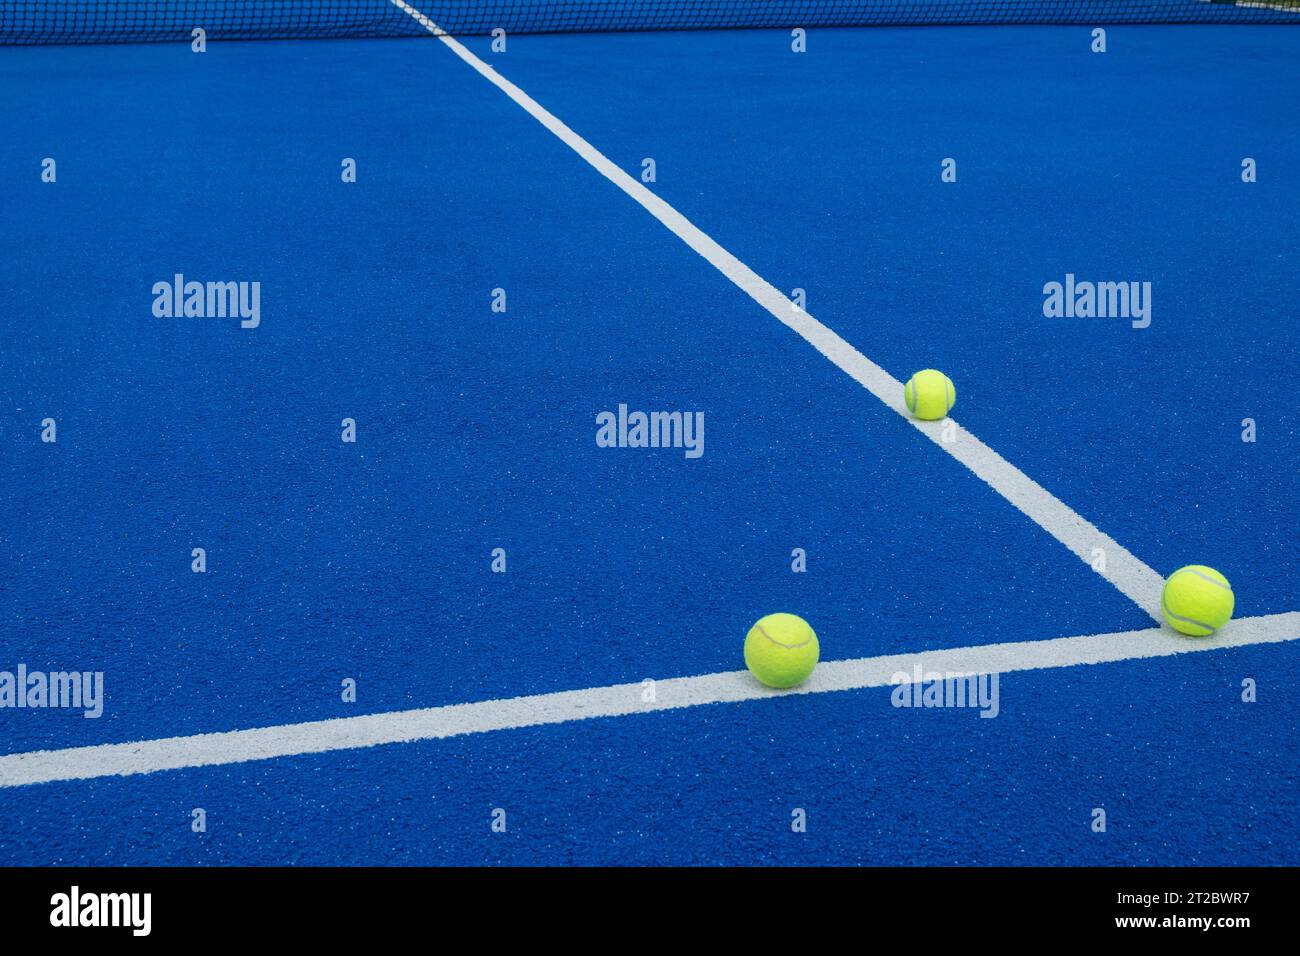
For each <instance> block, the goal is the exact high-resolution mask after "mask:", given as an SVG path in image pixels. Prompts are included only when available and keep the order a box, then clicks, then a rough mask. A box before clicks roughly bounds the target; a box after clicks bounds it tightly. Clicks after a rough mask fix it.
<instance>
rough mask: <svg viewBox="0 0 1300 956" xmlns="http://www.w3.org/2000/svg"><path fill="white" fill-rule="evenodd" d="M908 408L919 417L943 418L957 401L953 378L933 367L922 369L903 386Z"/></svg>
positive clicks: (931, 419) (929, 418) (927, 418)
mask: <svg viewBox="0 0 1300 956" xmlns="http://www.w3.org/2000/svg"><path fill="white" fill-rule="evenodd" d="M903 398H905V399H906V400H907V409H908V411H910V412H911V413H912V414H913V415H915V416H916V417H917V418H923V419H925V420H926V421H934V420H935V419H938V418H943V417H944V416H945V415H947V414H948V413H949V412H950V411H952V407H953V405H955V404H956V403H957V389H956V387H955V386H954V385H953V384H952V379H950V378H949V377H948V376H947V375H944V374H943V372H938V371H935V370H934V369H932V368H927V369H922V370H921V371H919V372H917V373H916V374H915V375H913V376H912V377H911V378H909V379H908V380H907V385H905V386H904V387H903Z"/></svg>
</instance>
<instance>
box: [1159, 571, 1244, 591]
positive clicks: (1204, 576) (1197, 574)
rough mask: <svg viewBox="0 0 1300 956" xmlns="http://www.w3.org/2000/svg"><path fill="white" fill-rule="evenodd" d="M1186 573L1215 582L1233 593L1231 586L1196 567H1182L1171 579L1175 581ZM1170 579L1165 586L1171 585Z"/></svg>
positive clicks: (1219, 586) (1211, 582)
mask: <svg viewBox="0 0 1300 956" xmlns="http://www.w3.org/2000/svg"><path fill="white" fill-rule="evenodd" d="M1184 574H1190V575H1192V576H1193V577H1197V578H1200V579H1201V580H1202V581H1206V582H1208V583H1210V584H1213V585H1214V586H1215V587H1216V588H1223V590H1225V591H1227V592H1228V593H1229V594H1231V593H1232V588H1230V587H1228V586H1227V585H1225V584H1224V583H1223V582H1222V581H1216V580H1215V579H1214V578H1212V577H1210V576H1209V575H1208V574H1202V573H1201V572H1200V571H1197V570H1196V569H1195V568H1182V569H1181V570H1179V571H1176V572H1175V573H1174V576H1173V577H1171V578H1170V579H1169V581H1174V580H1176V579H1177V578H1178V577H1179V576H1180V575H1184ZM1169 581H1166V582H1165V587H1168V586H1169Z"/></svg>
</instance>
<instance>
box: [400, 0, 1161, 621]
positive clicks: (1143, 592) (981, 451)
mask: <svg viewBox="0 0 1300 956" xmlns="http://www.w3.org/2000/svg"><path fill="white" fill-rule="evenodd" d="M391 2H392V4H393V5H394V6H396V7H398V8H400V9H401V10H403V11H404V12H405V13H407V14H409V15H410V16H411V17H413V18H414V19H415V20H416V21H417V22H418V23H419V24H420V25H421V26H422V27H424V28H425V29H426V30H428V31H429V32H430V33H432V34H433V35H434V36H436V37H437V38H438V39H439V40H441V41H442V42H443V43H444V44H446V45H447V47H448V48H449V49H450V50H451V51H452V52H453V53H455V54H456V55H457V56H458V57H460V58H461V59H462V60H464V61H465V63H467V64H468V65H469V66H471V67H472V68H473V69H474V70H476V71H477V72H478V73H479V74H481V75H482V76H483V77H484V78H485V79H486V80H487V81H488V82H489V83H491V84H492V85H494V86H495V87H497V88H498V89H499V90H501V92H503V93H505V94H506V96H508V97H510V99H512V100H514V102H515V103H517V104H518V105H519V106H521V107H522V108H523V109H524V110H526V111H527V112H528V114H529V115H530V116H532V117H533V118H534V119H535V120H537V121H538V122H539V123H541V124H542V125H543V126H545V127H546V128H547V129H548V130H549V131H550V132H551V133H553V134H554V135H555V136H556V137H558V138H559V139H560V140H561V141H562V142H563V143H564V144H565V145H567V146H568V147H569V148H570V149H572V150H573V151H574V152H575V153H577V154H578V155H579V156H581V157H582V158H583V159H584V160H586V161H587V163H588V164H590V165H591V166H592V168H593V169H595V170H596V171H597V172H598V173H600V174H601V175H602V176H604V177H605V178H606V179H608V180H609V181H610V182H612V183H613V184H614V185H615V186H617V187H618V188H619V189H621V190H623V192H625V193H626V194H627V195H628V196H630V197H631V198H632V199H634V200H636V202H637V203H639V204H640V205H641V206H642V207H644V208H645V210H646V211H647V212H649V213H650V215H652V216H654V217H655V218H656V219H658V220H659V221H660V222H661V223H663V224H664V225H665V226H667V227H668V229H669V231H671V232H672V233H673V234H674V235H676V236H677V237H678V238H679V239H681V240H682V241H683V242H684V243H686V244H687V245H688V246H690V247H691V248H692V249H693V250H695V252H697V253H699V254H700V255H701V256H703V257H704V258H705V259H706V260H708V261H709V263H710V264H712V265H713V267H714V268H716V269H717V270H718V271H719V272H721V273H722V274H723V275H724V276H726V277H727V278H728V279H730V280H731V281H732V282H733V283H734V284H735V285H736V286H737V287H738V288H740V289H741V290H742V291H743V292H745V293H746V294H747V295H749V296H750V298H752V299H753V300H754V301H755V302H757V303H758V304H759V305H761V306H762V307H763V308H765V309H766V310H767V311H768V312H769V313H771V314H772V316H774V317H775V318H776V319H777V320H779V321H780V322H782V323H784V324H785V325H787V326H789V327H790V328H791V329H793V330H794V331H795V332H797V333H798V334H799V335H800V336H801V337H802V338H803V339H804V340H805V341H807V342H808V343H809V344H810V345H812V347H813V348H815V349H817V351H819V352H821V354H822V355H824V356H825V357H826V358H828V359H830V360H831V362H833V363H834V364H835V365H836V366H837V367H838V368H839V369H840V370H841V371H843V372H844V373H845V374H847V375H848V376H849V377H850V378H852V379H853V380H854V381H855V382H857V383H858V384H859V385H861V386H862V387H863V388H865V389H866V390H867V391H869V392H870V393H871V394H872V395H874V396H876V398H878V399H880V401H882V402H884V403H885V404H886V405H888V406H889V407H890V408H892V409H893V410H894V411H895V412H897V413H898V414H899V415H901V416H902V417H903V418H904V419H906V420H907V421H908V422H910V423H911V424H912V425H913V427H915V428H916V429H917V430H918V431H920V432H921V433H922V434H924V435H925V436H926V437H927V438H929V439H930V440H931V441H933V442H934V443H935V444H936V445H938V446H939V447H940V448H942V449H943V450H944V451H946V452H947V453H948V454H950V455H952V456H953V457H954V458H956V459H957V460H958V461H959V462H961V463H962V464H963V465H965V466H966V467H967V468H969V469H970V470H971V471H972V472H974V473H975V474H976V475H977V476H979V477H980V478H981V479H982V480H983V481H984V482H985V483H987V484H988V485H989V486H990V487H991V488H992V489H993V490H994V491H996V492H997V493H998V494H1000V495H1001V496H1002V497H1003V498H1005V499H1006V500H1007V501H1009V502H1010V503H1011V504H1012V505H1013V506H1015V507H1016V508H1018V509H1019V510H1020V511H1022V512H1023V513H1024V514H1025V515H1027V516H1028V517H1029V519H1030V520H1031V521H1033V522H1034V523H1035V524H1037V525H1038V526H1039V527H1041V528H1042V529H1043V530H1044V531H1046V532H1047V533H1048V534H1050V535H1051V536H1052V537H1054V538H1055V539H1056V540H1057V541H1059V542H1061V544H1063V545H1065V546H1066V547H1067V548H1069V549H1070V551H1071V552H1073V553H1074V554H1075V556H1076V557H1078V558H1079V559H1080V560H1082V561H1083V562H1084V563H1085V564H1087V565H1089V566H1090V567H1092V566H1093V563H1094V561H1095V560H1096V554H1095V553H1094V552H1095V551H1096V550H1098V549H1100V551H1101V552H1102V553H1103V554H1104V556H1105V570H1103V571H1099V572H1097V573H1099V574H1100V575H1101V576H1102V577H1103V578H1105V579H1106V580H1107V581H1109V582H1110V583H1111V584H1112V585H1113V586H1114V587H1115V588H1117V589H1118V590H1119V591H1120V592H1121V593H1123V594H1124V595H1125V596H1126V597H1127V598H1128V599H1129V600H1131V601H1132V602H1133V603H1134V604H1136V605H1137V606H1138V607H1140V608H1142V610H1144V611H1145V612H1146V613H1147V614H1149V615H1150V616H1151V618H1152V619H1153V620H1156V621H1159V620H1160V589H1161V588H1162V587H1163V585H1164V579H1163V578H1161V576H1160V575H1159V574H1157V573H1156V572H1155V571H1154V570H1153V569H1152V568H1150V567H1148V566H1147V565H1146V564H1145V563H1143V562H1142V561H1141V560H1140V559H1138V558H1137V557H1135V556H1134V555H1133V554H1131V553H1130V552H1129V551H1128V550H1127V549H1126V548H1124V547H1123V546H1121V545H1120V544H1119V543H1118V542H1117V541H1115V540H1114V539H1113V538H1111V537H1110V536H1109V535H1107V534H1105V533H1104V532H1102V531H1101V530H1100V529H1098V528H1097V527H1096V526H1095V525H1093V524H1092V523H1091V522H1089V521H1088V520H1087V519H1086V518H1084V517H1082V516H1081V515H1079V514H1077V513H1076V512H1075V511H1073V510H1072V509H1071V508H1069V507H1068V506H1067V505H1066V504H1065V503H1064V502H1062V501H1061V500H1060V499H1059V498H1057V497H1055V496H1054V495H1053V494H1052V493H1051V492H1049V491H1047V489H1045V488H1043V487H1042V486H1041V485H1039V484H1038V483H1037V482H1035V481H1034V480H1033V479H1032V478H1030V477H1029V476H1028V475H1026V474H1025V473H1024V472H1022V471H1021V470H1020V469H1018V468H1017V467H1016V466H1015V465H1012V464H1011V463H1010V462H1008V461H1007V460H1006V459H1005V458H1003V457H1002V456H1001V455H999V454H998V453H997V452H995V451H994V450H993V449H991V448H989V447H988V446H987V445H985V444H984V443H983V442H982V441H980V440H979V439H978V438H976V437H975V436H974V435H972V434H971V433H970V432H968V431H966V429H964V428H962V427H961V426H960V425H958V424H957V423H956V422H954V421H952V420H951V419H949V420H947V422H923V421H920V420H919V419H916V418H913V417H912V416H911V415H910V414H909V413H908V411H907V406H906V405H905V404H904V401H903V383H902V382H900V381H898V380H897V379H896V378H894V377H893V376H892V375H890V374H889V373H888V372H886V371H885V370H884V369H883V368H881V367H880V366H879V365H877V364H875V363H874V362H872V361H871V360H870V359H868V358H867V357H866V356H865V355H863V354H862V353H861V352H859V351H858V350H857V349H855V348H854V347H853V346H852V345H850V344H849V343H848V342H846V341H845V340H844V339H842V338H840V336H839V335H838V334H837V333H835V332H834V331H832V330H831V329H829V328H828V327H826V326H825V325H822V324H821V323H820V322H818V321H817V320H816V319H814V318H813V317H812V316H811V315H809V314H808V313H807V312H805V311H802V310H801V309H799V308H798V307H797V306H795V304H794V303H793V302H791V301H790V300H789V299H788V298H786V296H785V295H784V294H783V293H781V292H780V291H779V290H777V289H776V288H775V287H774V286H772V285H771V284H769V283H768V282H767V281H765V280H764V279H763V278H762V277H761V276H759V275H758V274H757V273H756V272H754V270H752V269H750V268H749V266H747V265H745V264H744V263H743V262H741V261H740V260H739V259H737V258H736V257H735V256H733V255H732V254H731V253H730V252H728V251H727V250H726V249H724V248H722V246H720V245H718V244H717V243H716V242H714V241H713V239H711V238H710V237H709V236H708V235H707V234H705V233H704V232H703V231H702V230H700V229H699V228H698V227H697V226H695V225H694V224H693V223H692V222H691V221H690V220H689V219H687V218H686V217H685V216H683V215H682V214H681V213H679V212H678V211H677V210H676V209H674V208H673V207H672V206H670V205H669V204H668V203H666V202H665V201H664V200H662V199H660V198H659V197H658V196H656V195H655V194H654V193H652V192H651V191H650V190H649V189H647V188H646V187H645V186H644V185H642V184H641V183H640V182H638V181H637V180H636V179H634V178H632V177H631V176H629V175H628V174H627V173H625V172H623V170H621V169H619V168H618V167H617V166H616V165H614V163H613V162H611V161H610V160H609V159H608V158H606V157H605V155H604V154H603V153H601V152H600V150H598V149H596V147H594V146H592V145H591V144H590V143H589V142H587V141H586V140H585V139H583V138H582V137H581V136H579V135H578V134H577V133H575V132H574V131H573V130H571V129H569V127H568V126H566V125H565V124H564V123H562V122H561V121H560V120H559V119H557V118H556V117H555V116H554V115H552V114H551V113H550V112H548V111H547V110H546V109H545V108H544V107H542V106H541V105H540V104H539V103H538V102H537V101H536V100H534V99H533V98H532V97H531V96H529V95H528V94H527V93H525V92H524V91H523V90H521V89H520V88H519V87H517V86H515V85H514V84H513V83H511V82H510V81H509V80H507V79H506V78H505V77H503V76H502V75H501V74H500V73H498V72H497V71H496V70H494V69H493V68H492V67H490V66H488V65H487V64H486V63H484V62H483V61H482V60H481V59H479V58H478V57H477V56H475V55H474V54H473V53H471V52H470V51H469V50H467V49H465V47H464V46H463V45H462V44H460V43H459V42H457V41H456V39H455V38H454V37H452V36H450V35H449V34H447V33H446V32H445V31H444V30H443V29H442V28H441V27H439V26H438V25H437V24H436V23H434V22H433V21H432V20H430V19H429V18H428V17H426V16H425V15H424V14H422V13H420V11H419V10H417V9H416V8H415V7H413V6H411V5H410V4H408V3H406V2H404V0H391ZM945 425H948V426H950V427H951V429H952V434H953V440H951V441H944V440H943V438H942V435H943V431H944V427H945Z"/></svg>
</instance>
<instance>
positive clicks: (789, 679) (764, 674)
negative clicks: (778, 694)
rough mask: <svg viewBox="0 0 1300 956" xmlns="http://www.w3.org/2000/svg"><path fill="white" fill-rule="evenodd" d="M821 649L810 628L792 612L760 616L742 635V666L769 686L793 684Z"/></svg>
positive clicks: (810, 669)
mask: <svg viewBox="0 0 1300 956" xmlns="http://www.w3.org/2000/svg"><path fill="white" fill-rule="evenodd" d="M820 652H821V647H820V646H819V645H818V643H817V635H816V634H814V633H813V629H812V628H811V627H809V626H808V622H807V621H805V620H804V619H803V618H801V617H796V616H795V615H793V614H769V615H767V617H763V618H759V620H758V623H757V624H755V625H754V626H753V627H751V628H750V629H749V634H747V635H746V636H745V666H746V667H748V668H749V672H750V673H751V674H753V675H754V676H755V677H757V678H758V679H759V680H760V681H762V682H763V683H764V684H766V685H767V686H768V687H793V686H794V685H795V684H798V683H799V682H801V681H802V680H804V679H805V678H806V677H807V676H808V675H809V674H811V673H812V672H813V668H814V667H816V666H817V655H818V654H819V653H820Z"/></svg>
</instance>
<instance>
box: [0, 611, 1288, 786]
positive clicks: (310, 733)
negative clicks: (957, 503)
mask: <svg viewBox="0 0 1300 956" xmlns="http://www.w3.org/2000/svg"><path fill="white" fill-rule="evenodd" d="M1297 638H1300V612H1290V613H1287V614H1274V615H1269V616H1266V617H1250V618H1242V619H1241V620H1237V621H1233V622H1232V623H1231V624H1229V625H1228V626H1227V627H1225V628H1224V629H1223V630H1222V631H1220V632H1219V633H1218V634H1216V635H1214V636H1213V637H1183V636H1182V635H1179V634H1176V633H1174V632H1173V631H1170V630H1168V629H1162V628H1158V627H1155V628H1149V629H1147V630H1142V631H1122V632H1119V633H1116V634H1097V635H1093V636H1088V637H1062V638H1057V639H1055V640H1048V641H1023V642H1019V643H1014V644H988V645H985V646H983V647H958V648H953V649H950V650H937V651H922V652H920V653H915V654H891V655H889V656H885V657H863V658H858V659H856V660H847V661H824V662H822V663H821V664H818V665H817V670H815V671H814V672H813V675H812V677H810V678H809V679H808V681H807V682H806V683H804V684H803V685H801V686H799V687H796V688H794V689H792V690H784V691H778V690H771V689H769V688H767V687H764V686H763V685H762V684H760V683H758V682H757V681H756V680H754V679H753V678H752V677H751V676H750V675H749V673H748V672H747V671H726V672H724V673H720V674H705V675H703V676H701V677H677V678H673V679H671V680H661V681H656V682H655V685H654V695H653V699H652V700H646V699H645V697H646V685H645V684H644V683H636V684H614V685H612V686H609V687H592V688H588V689H586V690H572V691H563V692H560V693H555V694H538V695H535V696H531V697H512V698H509V699H507V700H485V701H479V702H477V703H472V704H453V705H450V706H447V707H429V708H425V709H423V710H404V711H396V712H393V713H387V714H368V715H366V716H364V717H345V718H340V719H338V720H320V721H313V722H311V723H303V724H285V725H282V726H278V727H258V728H255V729H252V730H234V731H228V732H226V733H217V734H196V735H194V736H190V737H167V738H163V739H160V740H141V741H135V742H132V743H124V744H104V745H101V746H96V747H74V748H70V749H67V750H38V751H33V752H31V753H19V754H9V755H7V756H3V757H0V788H3V787H21V786H27V785H30V784H37V783H53V782H57V781H62V780H88V779H92V778H95V777H120V776H129V775H132V774H142V773H155V772H157V771H160V770H180V769H184V768H187V767H211V766H216V765H220V764H233V763H246V762H249V761H253V760H271V759H274V758H276V757H292V756H298V755H301V754H316V753H327V752H330V751H335V750H353V749H358V748H363V747H374V746H377V745H379V744H393V743H409V742H411V741H415V740H436V739H439V738H443V737H455V736H461V735H464V734H481V733H487V732H489V731H494V730H510V729H515V728H519V727H536V726H540V725H543V724H560V723H566V722H568V721H574V720H585V719H587V718H591V717H620V716H625V715H628V714H642V713H652V712H654V711H665V710H679V709H681V708H684V707H698V706H702V705H704V704H725V703H737V702H740V701H747V700H758V699H761V698H768V697H779V696H782V695H785V694H824V693H828V692H831V691H848V690H858V689H861V688H868V687H885V686H888V685H890V684H892V683H894V681H893V676H894V675H895V674H897V673H899V672H902V673H904V674H911V672H912V670H913V668H915V667H918V666H919V667H920V668H921V670H922V672H924V673H930V672H937V673H963V674H989V673H1009V672H1011V671H1023V670H1040V669H1043V668H1053V667H1071V666H1075V665H1079V664H1104V663H1109V662H1113V661H1124V660H1135V659H1139V658H1145V657H1169V656H1171V655H1174V654H1190V653H1196V652H1199V651H1208V650H1218V649H1221V648H1229V647H1244V646H1246V645H1250V644H1271V643H1277V642H1280V641H1292V640H1296V639H1297Z"/></svg>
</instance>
